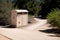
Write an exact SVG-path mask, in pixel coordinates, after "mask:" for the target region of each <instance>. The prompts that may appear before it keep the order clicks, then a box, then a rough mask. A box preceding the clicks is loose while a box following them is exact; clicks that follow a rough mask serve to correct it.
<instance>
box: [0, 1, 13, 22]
mask: <svg viewBox="0 0 60 40" xmlns="http://www.w3.org/2000/svg"><path fill="white" fill-rule="evenodd" d="M12 5H13V4H12V2H11V0H0V20H2V22H4V21H5V22H6V23H7V21H8V18H9V17H10V11H11V10H12V9H13V7H12Z"/></svg>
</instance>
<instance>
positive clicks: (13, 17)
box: [11, 11, 17, 25]
mask: <svg viewBox="0 0 60 40" xmlns="http://www.w3.org/2000/svg"><path fill="white" fill-rule="evenodd" d="M16 17H17V14H16V12H15V11H12V12H11V25H16V20H17V19H16Z"/></svg>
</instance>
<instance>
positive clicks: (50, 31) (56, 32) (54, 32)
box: [39, 29, 60, 37]
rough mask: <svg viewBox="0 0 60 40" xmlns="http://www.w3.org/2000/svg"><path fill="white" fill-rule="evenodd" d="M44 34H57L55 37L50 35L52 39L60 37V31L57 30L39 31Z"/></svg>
mask: <svg viewBox="0 0 60 40" xmlns="http://www.w3.org/2000/svg"><path fill="white" fill-rule="evenodd" d="M39 31H40V32H43V33H49V34H55V35H48V36H51V37H60V31H57V29H46V30H39Z"/></svg>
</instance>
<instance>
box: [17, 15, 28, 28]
mask: <svg viewBox="0 0 60 40" xmlns="http://www.w3.org/2000/svg"><path fill="white" fill-rule="evenodd" d="M27 24H28V14H18V15H17V24H16V25H17V27H22V26H25V25H27Z"/></svg>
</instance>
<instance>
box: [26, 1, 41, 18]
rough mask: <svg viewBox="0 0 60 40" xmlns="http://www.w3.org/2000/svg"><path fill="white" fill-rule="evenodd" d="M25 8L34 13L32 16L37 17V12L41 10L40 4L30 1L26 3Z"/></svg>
mask: <svg viewBox="0 0 60 40" xmlns="http://www.w3.org/2000/svg"><path fill="white" fill-rule="evenodd" d="M26 8H27V9H28V10H29V11H31V12H32V13H34V16H35V17H37V16H38V14H39V11H40V10H41V6H40V2H38V1H30V2H28V3H26Z"/></svg>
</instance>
